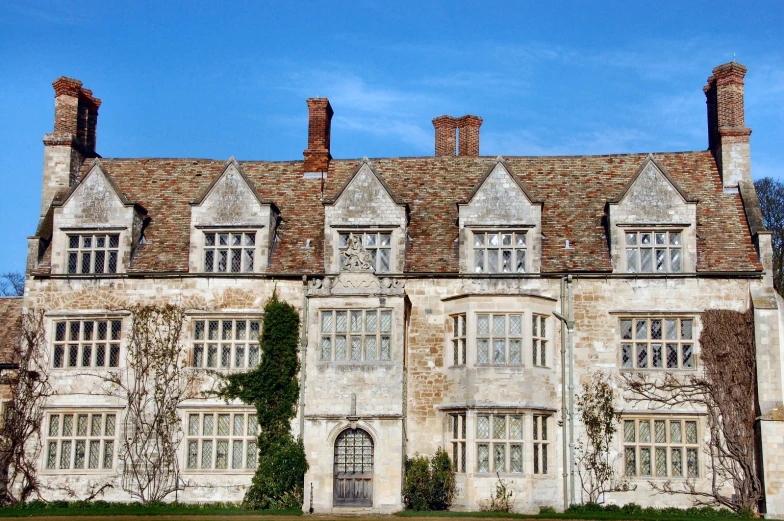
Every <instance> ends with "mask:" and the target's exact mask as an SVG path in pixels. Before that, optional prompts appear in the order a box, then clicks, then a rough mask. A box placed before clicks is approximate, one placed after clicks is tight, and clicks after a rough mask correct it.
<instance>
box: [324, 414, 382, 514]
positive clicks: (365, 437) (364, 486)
mask: <svg viewBox="0 0 784 521" xmlns="http://www.w3.org/2000/svg"><path fill="white" fill-rule="evenodd" d="M333 498H334V504H335V505H338V506H340V505H343V506H362V507H369V506H373V440H372V439H371V437H370V435H369V434H368V433H367V432H365V431H363V430H362V429H346V430H345V431H343V432H341V433H340V434H339V435H338V439H337V440H336V441H335V469H334V474H333Z"/></svg>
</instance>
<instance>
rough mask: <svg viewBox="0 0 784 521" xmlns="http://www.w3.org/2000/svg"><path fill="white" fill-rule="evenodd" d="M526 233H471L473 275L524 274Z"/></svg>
mask: <svg viewBox="0 0 784 521" xmlns="http://www.w3.org/2000/svg"><path fill="white" fill-rule="evenodd" d="M526 251H527V250H526V232H524V231H500V232H495V231H493V232H480V231H475V232H473V255H474V258H473V262H474V273H525V271H526Z"/></svg>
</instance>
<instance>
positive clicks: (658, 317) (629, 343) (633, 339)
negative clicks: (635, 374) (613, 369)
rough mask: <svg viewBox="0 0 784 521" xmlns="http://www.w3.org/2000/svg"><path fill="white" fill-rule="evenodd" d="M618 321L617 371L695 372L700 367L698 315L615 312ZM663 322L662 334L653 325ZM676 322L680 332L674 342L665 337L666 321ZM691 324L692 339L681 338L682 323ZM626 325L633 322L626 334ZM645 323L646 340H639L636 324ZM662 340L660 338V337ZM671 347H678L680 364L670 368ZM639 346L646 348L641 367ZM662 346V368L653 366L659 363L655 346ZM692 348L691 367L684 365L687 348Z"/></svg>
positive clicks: (677, 352) (660, 361)
mask: <svg viewBox="0 0 784 521" xmlns="http://www.w3.org/2000/svg"><path fill="white" fill-rule="evenodd" d="M615 314H616V315H617V316H616V317H615V318H616V319H617V320H618V322H617V324H618V336H617V344H616V345H618V368H619V369H620V370H621V371H677V372H686V371H696V370H697V369H698V365H699V356H698V351H699V347H698V346H699V333H700V330H699V328H700V321H699V314H697V313H622V312H621V313H615ZM657 321H658V322H661V332H660V334H655V333H654V332H653V331H654V330H653V326H654V322H657ZM669 321H676V322H677V331H676V337H677V338H675V339H668V338H666V337H667V336H668V335H667V322H669ZM685 321H690V322H691V335H690V336H691V338H682V335H683V323H684V322H685ZM625 322H630V323H631V330H630V331H628V332H627V328H626V327H625ZM640 322H645V323H646V326H645V338H642V337H640V338H637V337H638V334H639V331H638V329H637V325H638V323H640ZM657 337H660V338H657ZM670 345H674V346H675V351H676V354H677V365H676V366H674V367H673V366H671V365H670V363H669V356H670ZM639 346H643V347H644V348H645V355H644V356H645V362H644V365H645V366H646V367H641V365H642V364H640V360H641V358H640V354H641V352H640V349H639ZM657 346H660V347H659V349H660V355H658V357H659V363H660V365H659V366H656V365H654V364H655V363H656V360H657V354H656V347H657ZM685 346H691V357H690V360H691V367H688V366H685V364H684V362H685V361H687V360H688V359H689V358H687V357H685V356H684V347H685Z"/></svg>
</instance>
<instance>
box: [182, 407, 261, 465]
mask: <svg viewBox="0 0 784 521" xmlns="http://www.w3.org/2000/svg"><path fill="white" fill-rule="evenodd" d="M181 414H182V423H183V432H184V436H183V444H182V445H183V449H182V451H183V455H182V458H183V461H182V463H183V465H182V467H181V470H182V472H183V473H185V474H191V475H193V474H213V473H219V474H221V475H223V474H243V475H244V474H252V473H253V472H255V470H256V467H257V466H258V433H259V430H258V429H259V425H258V420H257V419H256V418H257V414H256V410H255V409H247V408H225V407H224V408H220V407H203V408H184V409H183V410H182V411H181ZM194 417H196V418H198V419H197V420H196V422H195V423H194V422H193V419H194ZM223 417H228V423H227V425H226V429H227V430H225V431H223V432H221V431H220V428H221V425H222V423H223V422H222V418H223ZM238 417H240V418H241V422H242V425H241V433H237V430H236V429H237V423H236V419H237V418H238ZM205 418H210V422H209V424H210V425H211V430H210V432H208V433H207V434H205V433H204V431H205V429H206V428H207V427H206V426H207V424H208V422H207V421H206V420H205ZM206 443H209V444H210V445H209V447H210V449H209V450H210V466H209V467H208V468H205V467H203V466H202V464H203V463H204V455H205V453H204V447H205V445H206ZM222 443H225V444H226V446H225V448H226V461H225V467H221V468H218V463H219V460H218V458H219V457H220V453H219V445H220V444H222ZM237 443H240V444H241V447H242V466H241V467H235V466H234V465H235V460H234V456H235V454H236V453H235V452H234V450H235V447H236V446H237ZM194 444H195V447H196V452H195V454H194V453H193V452H192V448H193V447H194ZM192 457H195V459H192ZM254 458H255V459H254ZM192 462H194V464H195V466H193V464H192ZM249 463H250V464H249Z"/></svg>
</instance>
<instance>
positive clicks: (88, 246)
mask: <svg viewBox="0 0 784 521" xmlns="http://www.w3.org/2000/svg"><path fill="white" fill-rule="evenodd" d="M120 235H121V233H120V232H119V231H117V230H108V231H107V230H81V231H72V232H66V233H65V263H64V264H65V272H66V274H68V275H91V274H101V275H103V274H110V275H114V274H116V273H118V272H119V271H120V262H121V258H122V257H121V256H120V255H121V252H122V242H121V237H120ZM99 258H100V259H101V261H100V270H98V269H97V268H98V262H99V261H98V259H99ZM85 259H88V260H87V265H88V267H87V271H85Z"/></svg>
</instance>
